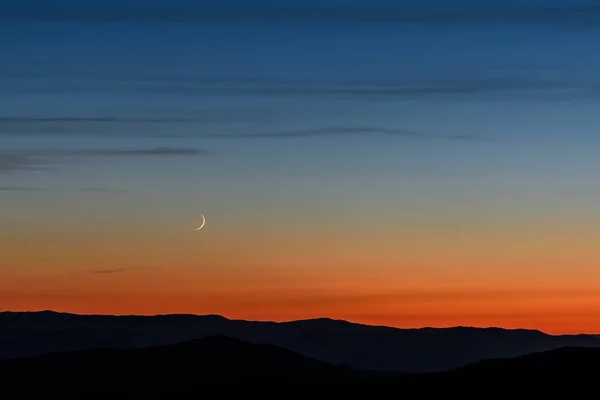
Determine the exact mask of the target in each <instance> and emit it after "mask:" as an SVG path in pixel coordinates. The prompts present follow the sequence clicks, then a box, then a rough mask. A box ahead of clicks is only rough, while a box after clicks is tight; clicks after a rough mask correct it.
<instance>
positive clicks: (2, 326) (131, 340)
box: [0, 311, 600, 372]
mask: <svg viewBox="0 0 600 400" xmlns="http://www.w3.org/2000/svg"><path fill="white" fill-rule="evenodd" d="M212 335H224V336H229V337H235V338H238V339H242V340H245V341H248V342H251V343H262V344H272V345H276V346H279V347H283V348H286V349H290V350H293V351H295V352H297V353H299V354H302V355H304V356H307V357H311V358H315V359H318V360H320V361H323V362H326V363H329V364H333V365H340V364H345V365H350V366H352V367H354V368H357V369H361V370H372V371H391V372H398V371H404V372H433V371H442V370H449V369H454V368H458V367H461V366H463V365H466V364H469V363H472V362H475V361H480V360H485V359H492V358H501V357H515V356H520V355H524V354H528V353H533V352H540V351H545V350H551V349H555V348H560V347H596V346H600V338H598V337H597V336H594V335H564V336H553V335H547V334H545V333H543V332H540V331H535V330H505V329H500V328H466V327H457V328H447V329H434V328H422V329H396V328H389V327H381V326H369V325H361V324H353V323H349V322H346V321H338V320H331V319H314V320H303V321H292V322H282V323H275V322H255V321H242V320H230V319H227V318H224V317H221V316H216V315H209V316H196V315H158V316H110V315H76V314H67V313H56V312H51V311H44V312H3V313H0V359H2V358H4V359H6V358H14V357H24V356H34V355H40V354H45V353H50V352H57V351H70V350H81V349H89V348H99V347H108V348H121V349H128V348H141V347H151V346H162V345H167V344H174V343H179V342H185V341H190V340H194V339H199V338H202V337H206V336H212Z"/></svg>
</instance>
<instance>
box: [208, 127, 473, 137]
mask: <svg viewBox="0 0 600 400" xmlns="http://www.w3.org/2000/svg"><path fill="white" fill-rule="evenodd" d="M206 136H210V137H214V138H303V137H323V136H340V137H346V136H363V137H364V136H396V137H406V138H410V137H416V138H419V137H422V138H434V139H455V140H478V139H481V138H479V137H477V136H473V135H434V134H429V133H425V132H416V131H410V130H404V129H390V128H381V127H368V126H363V127H345V126H329V127H323V128H317V129H306V130H297V131H275V132H250V133H236V134H222V135H218V134H213V135H206Z"/></svg>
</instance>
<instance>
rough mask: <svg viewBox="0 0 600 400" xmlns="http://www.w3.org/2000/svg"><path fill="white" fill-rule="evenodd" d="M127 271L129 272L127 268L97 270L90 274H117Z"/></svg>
mask: <svg viewBox="0 0 600 400" xmlns="http://www.w3.org/2000/svg"><path fill="white" fill-rule="evenodd" d="M126 270H127V268H114V269H96V270H91V271H90V273H92V274H116V273H117V272H123V271H126Z"/></svg>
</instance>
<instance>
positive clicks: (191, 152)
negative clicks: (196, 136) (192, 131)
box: [54, 147, 210, 157]
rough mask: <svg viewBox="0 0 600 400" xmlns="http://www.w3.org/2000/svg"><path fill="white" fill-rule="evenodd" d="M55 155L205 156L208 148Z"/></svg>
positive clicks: (87, 150)
mask: <svg viewBox="0 0 600 400" xmlns="http://www.w3.org/2000/svg"><path fill="white" fill-rule="evenodd" d="M54 154H56V155H66V156H68V155H82V156H108V157H113V156H205V155H209V154H210V152H209V151H208V150H203V149H188V148H174V147H156V148H150V149H82V150H63V151H54Z"/></svg>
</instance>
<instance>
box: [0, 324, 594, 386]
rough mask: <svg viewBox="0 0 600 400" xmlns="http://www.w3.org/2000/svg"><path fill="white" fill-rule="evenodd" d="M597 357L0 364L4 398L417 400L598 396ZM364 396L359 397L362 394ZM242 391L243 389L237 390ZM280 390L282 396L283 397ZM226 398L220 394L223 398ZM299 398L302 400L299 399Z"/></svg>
mask: <svg viewBox="0 0 600 400" xmlns="http://www.w3.org/2000/svg"><path fill="white" fill-rule="evenodd" d="M599 373H600V349H597V348H560V349H555V350H550V351H546V352H539V353H534V354H529V355H525V356H521V357H515V358H507V359H494V360H484V361H479V362H476V363H473V364H469V365H466V366H463V367H461V368H457V369H454V370H451V371H445V372H433V373H431V372H430V373H407V374H395V375H394V374H390V375H378V374H370V373H366V372H364V371H357V370H355V369H353V368H350V367H348V366H334V365H330V364H327V363H323V362H320V361H317V360H314V359H310V358H308V357H304V356H302V355H299V354H297V353H294V352H292V351H290V350H287V349H283V348H279V347H276V346H272V345H259V344H252V343H248V342H244V341H242V340H239V339H235V338H229V337H225V336H210V337H205V338H203V339H198V340H193V341H189V342H185V343H179V344H174V345H166V346H158V347H149V348H139V349H128V350H125V349H108V348H105V349H89V350H79V351H72V352H60V353H52V354H46V355H41V356H35V357H27V358H17V359H9V360H0V387H1V388H2V390H3V393H9V392H15V391H19V392H21V393H24V392H32V391H33V392H37V393H39V392H56V391H61V392H65V391H67V392H72V391H86V392H138V393H147V392H157V391H161V392H188V393H204V392H203V389H202V388H203V387H206V386H208V385H214V384H220V385H223V384H225V386H222V387H232V388H239V387H240V384H241V385H243V386H242V387H243V388H244V389H245V394H249V393H250V389H252V388H258V389H259V393H264V390H265V389H270V390H275V391H279V393H280V394H281V393H290V392H289V390H290V388H296V389H298V390H299V389H302V388H312V389H316V388H322V387H325V386H327V387H329V388H334V389H335V390H336V394H338V395H340V394H342V393H343V394H346V393H348V394H353V395H358V394H359V393H363V394H365V395H371V396H372V395H373V394H374V393H377V391H378V390H379V391H380V392H382V393H386V392H385V391H386V390H387V391H388V392H387V393H388V394H389V390H392V391H393V390H396V391H398V390H401V391H405V392H406V391H407V390H411V391H413V390H417V391H418V393H419V394H421V395H424V394H429V392H432V394H433V393H434V392H435V393H438V394H439V390H440V389H443V392H444V393H445V394H446V395H448V394H453V393H461V394H464V393H466V392H467V391H473V390H476V391H479V390H480V389H481V388H482V387H483V388H485V386H481V384H482V383H487V384H491V385H494V386H493V387H494V388H495V389H494V393H496V394H497V393H498V391H499V390H510V391H513V392H514V391H515V390H521V389H523V388H524V387H527V388H528V389H532V388H537V389H538V390H539V389H540V388H545V389H548V388H549V387H551V386H552V385H554V384H556V383H557V382H561V383H563V384H564V383H567V384H572V383H575V382H576V383H577V385H578V386H577V387H578V388H583V387H586V388H594V386H595V379H591V378H595V377H597V376H598V374H599ZM361 389H362V392H360V390H361ZM237 390H239V389H237ZM281 390H284V391H283V392H281ZM220 393H221V394H223V392H220ZM296 394H297V393H296Z"/></svg>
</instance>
